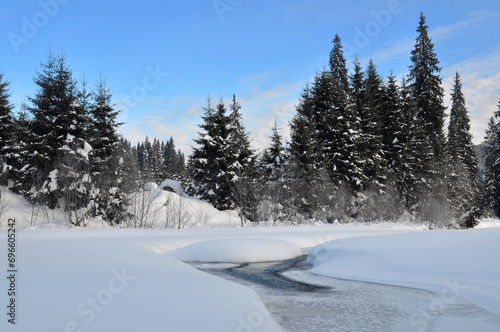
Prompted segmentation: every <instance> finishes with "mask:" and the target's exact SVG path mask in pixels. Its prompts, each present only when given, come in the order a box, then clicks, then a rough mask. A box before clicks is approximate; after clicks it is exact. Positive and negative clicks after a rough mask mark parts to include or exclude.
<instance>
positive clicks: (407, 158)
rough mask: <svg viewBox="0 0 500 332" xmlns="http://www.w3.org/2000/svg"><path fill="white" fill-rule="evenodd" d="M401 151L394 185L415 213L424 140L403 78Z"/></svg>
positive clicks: (406, 204)
mask: <svg viewBox="0 0 500 332" xmlns="http://www.w3.org/2000/svg"><path fill="white" fill-rule="evenodd" d="M401 121H402V122H401V124H402V125H401V129H400V130H401V135H400V139H401V151H399V155H398V158H399V165H398V167H397V168H396V180H395V181H396V185H397V186H398V191H399V193H400V197H401V200H402V203H403V206H404V207H405V208H406V210H407V211H409V212H415V211H416V210H417V208H418V205H419V203H420V193H419V187H421V186H422V183H421V177H420V174H422V173H423V172H422V167H423V166H422V165H423V162H422V150H423V149H422V148H421V146H422V144H423V143H422V142H423V141H424V140H425V137H424V133H423V127H422V126H420V125H419V124H420V123H419V121H418V119H417V107H416V103H415V100H414V99H413V97H412V94H411V87H410V86H408V85H407V83H406V80H405V78H404V77H403V82H402V87H401Z"/></svg>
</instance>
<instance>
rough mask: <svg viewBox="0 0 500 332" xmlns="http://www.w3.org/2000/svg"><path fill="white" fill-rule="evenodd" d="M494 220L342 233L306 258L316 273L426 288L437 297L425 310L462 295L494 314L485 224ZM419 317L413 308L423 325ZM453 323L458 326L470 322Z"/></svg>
mask: <svg viewBox="0 0 500 332" xmlns="http://www.w3.org/2000/svg"><path fill="white" fill-rule="evenodd" d="M495 225H498V222H488V221H485V222H484V223H483V226H482V228H483V229H477V230H455V231H450V230H448V231H432V232H430V231H429V232H414V233H407V234H397V235H386V236H373V237H364V238H354V237H353V238H349V239H342V240H337V241H332V242H328V243H325V244H322V245H319V246H317V247H315V248H314V249H313V250H311V252H310V253H309V256H308V262H309V263H311V264H312V265H313V268H312V270H311V272H312V273H315V274H319V275H324V276H329V277H335V278H342V279H349V280H359V281H367V282H373V283H381V284H387V285H396V286H402V287H411V288H417V289H422V290H429V291H432V292H434V293H435V294H438V295H439V297H438V298H437V299H436V300H435V301H433V302H431V303H430V304H429V308H428V309H429V310H428V311H429V314H430V313H432V312H439V311H442V310H443V309H445V308H446V307H447V306H448V305H450V304H453V303H456V302H459V301H460V302H463V301H465V302H468V303H471V304H474V305H476V306H478V307H480V308H482V309H485V310H487V311H489V312H490V313H492V314H493V315H495V316H497V317H498V318H500V283H499V282H498V281H499V279H500V246H499V243H500V242H499V241H500V229H499V228H489V227H491V226H495ZM425 319H426V313H425V312H424V313H415V317H414V323H415V324H416V325H422V326H425ZM449 323H450V324H452V323H456V322H453V321H452V320H449ZM458 323H459V324H460V325H461V328H460V330H461V331H462V330H463V331H465V330H468V329H470V328H471V327H472V326H473V325H471V326H468V327H467V328H465V327H464V326H463V324H464V321H460V320H458ZM444 324H445V323H444ZM497 324H498V325H496V328H498V329H500V320H499V321H498V322H497ZM450 330H451V329H450ZM454 331H457V329H454Z"/></svg>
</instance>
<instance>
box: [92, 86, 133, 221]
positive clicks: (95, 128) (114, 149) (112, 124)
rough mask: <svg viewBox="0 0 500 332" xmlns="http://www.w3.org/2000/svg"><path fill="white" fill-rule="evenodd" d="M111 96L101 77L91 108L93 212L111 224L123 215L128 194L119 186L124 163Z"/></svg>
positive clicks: (116, 113) (122, 219)
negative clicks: (121, 156)
mask: <svg viewBox="0 0 500 332" xmlns="http://www.w3.org/2000/svg"><path fill="white" fill-rule="evenodd" d="M111 98H112V95H111V93H110V92H109V89H107V88H106V83H105V81H103V80H100V82H99V83H98V84H97V86H96V91H95V92H94V105H93V106H92V110H91V113H92V118H93V121H92V125H91V127H90V133H91V134H90V137H89V141H90V144H91V146H92V148H93V149H92V151H91V153H90V160H91V176H92V178H93V184H94V200H95V203H96V205H95V207H96V213H97V214H98V215H100V216H102V217H103V218H104V220H106V221H107V222H108V223H110V224H119V223H121V222H123V221H124V218H126V204H127V198H126V196H125V193H124V191H123V189H122V188H121V183H122V182H123V170H122V165H123V163H122V160H121V159H120V150H119V136H118V134H117V132H116V130H117V128H118V126H119V125H120V123H118V122H116V118H117V116H118V114H119V111H117V110H115V109H114V106H113V104H112V102H111Z"/></svg>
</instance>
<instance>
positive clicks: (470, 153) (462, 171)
mask: <svg viewBox="0 0 500 332" xmlns="http://www.w3.org/2000/svg"><path fill="white" fill-rule="evenodd" d="M451 101H452V105H451V110H450V122H449V125H448V141H447V154H448V158H449V159H448V161H449V166H448V169H449V174H448V200H449V202H450V207H451V208H452V209H453V211H454V213H455V217H456V218H457V219H458V221H459V223H460V225H461V226H462V227H466V228H471V227H474V226H476V225H477V223H478V222H477V220H476V217H477V215H478V211H479V199H480V193H479V181H478V178H477V173H478V167H477V159H476V153H475V150H474V144H473V143H472V134H471V133H470V119H469V115H468V112H467V108H466V107H465V98H464V95H463V93H462V81H461V79H460V75H459V74H458V72H457V73H456V75H455V85H454V87H453V91H452V94H451Z"/></svg>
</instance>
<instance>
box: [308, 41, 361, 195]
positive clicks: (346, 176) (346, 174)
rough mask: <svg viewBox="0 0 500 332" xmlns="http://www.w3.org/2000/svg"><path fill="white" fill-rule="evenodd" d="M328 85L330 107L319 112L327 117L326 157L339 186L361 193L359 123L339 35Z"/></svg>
mask: <svg viewBox="0 0 500 332" xmlns="http://www.w3.org/2000/svg"><path fill="white" fill-rule="evenodd" d="M325 81H326V82H324V83H326V84H327V85H328V87H327V88H326V92H327V94H326V95H325V96H324V97H322V96H318V95H316V97H317V98H318V97H319V98H320V99H321V98H326V104H325V106H326V107H323V109H321V108H319V109H315V111H316V112H318V111H319V112H321V113H323V114H324V117H323V118H324V121H325V129H326V130H325V131H319V135H320V141H321V145H322V148H323V154H324V157H325V160H326V165H327V169H328V170H329V173H330V176H331V178H332V181H333V182H334V183H336V184H339V185H340V184H341V183H347V184H349V186H350V187H351V188H352V190H354V192H359V191H360V190H361V189H362V184H363V182H364V181H365V175H364V174H363V170H362V167H361V164H362V160H361V158H360V155H359V149H358V146H357V138H358V137H359V129H358V128H359V127H360V126H359V123H358V122H359V121H358V118H357V117H356V115H355V114H354V112H353V108H352V107H351V105H350V103H349V90H350V87H349V78H348V72H347V67H346V60H345V58H344V52H343V47H342V42H341V40H340V37H339V36H338V35H335V39H334V40H333V48H332V50H331V52H330V71H329V72H328V73H327V74H326V77H325Z"/></svg>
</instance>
